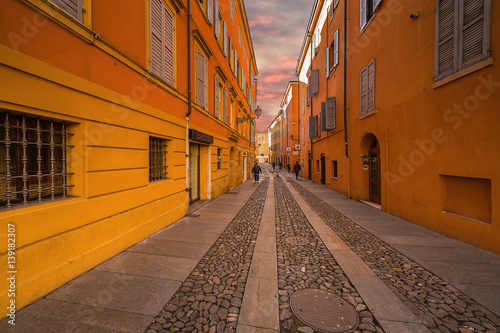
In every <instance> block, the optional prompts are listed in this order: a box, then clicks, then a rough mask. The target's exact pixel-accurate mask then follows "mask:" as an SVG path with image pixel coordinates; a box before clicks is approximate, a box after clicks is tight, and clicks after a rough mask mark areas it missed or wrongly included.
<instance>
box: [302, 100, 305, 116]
mask: <svg viewBox="0 0 500 333" xmlns="http://www.w3.org/2000/svg"><path fill="white" fill-rule="evenodd" d="M304 100H305V97H304V96H302V114H304V111H305V107H304V104H305V103H304Z"/></svg>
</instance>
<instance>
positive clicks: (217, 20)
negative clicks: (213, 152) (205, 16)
mask: <svg viewBox="0 0 500 333" xmlns="http://www.w3.org/2000/svg"><path fill="white" fill-rule="evenodd" d="M214 13H215V17H214V19H215V26H214V32H215V38H217V40H219V35H220V22H219V1H217V0H215V10H214Z"/></svg>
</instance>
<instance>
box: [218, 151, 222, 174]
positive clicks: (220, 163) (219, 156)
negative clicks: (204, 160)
mask: <svg viewBox="0 0 500 333" xmlns="http://www.w3.org/2000/svg"><path fill="white" fill-rule="evenodd" d="M221 168H222V148H217V170H220V169H221Z"/></svg>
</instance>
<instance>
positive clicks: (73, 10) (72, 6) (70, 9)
mask: <svg viewBox="0 0 500 333" xmlns="http://www.w3.org/2000/svg"><path fill="white" fill-rule="evenodd" d="M51 1H52V2H53V3H54V4H56V5H57V6H58V7H59V8H61V9H62V10H64V11H65V12H66V13H68V14H69V15H71V16H73V17H74V18H75V19H77V20H78V21H80V22H82V20H83V5H82V0H51Z"/></svg>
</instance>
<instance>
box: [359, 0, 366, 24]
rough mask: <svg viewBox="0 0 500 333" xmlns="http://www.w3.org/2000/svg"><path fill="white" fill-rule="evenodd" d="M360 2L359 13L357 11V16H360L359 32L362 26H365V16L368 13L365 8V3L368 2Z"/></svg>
mask: <svg viewBox="0 0 500 333" xmlns="http://www.w3.org/2000/svg"><path fill="white" fill-rule="evenodd" d="M359 1H360V4H359V8H360V11H359V15H360V24H359V30H363V28H364V26H365V25H366V16H367V13H368V8H367V6H366V5H367V3H366V2H367V1H368V0H359Z"/></svg>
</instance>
